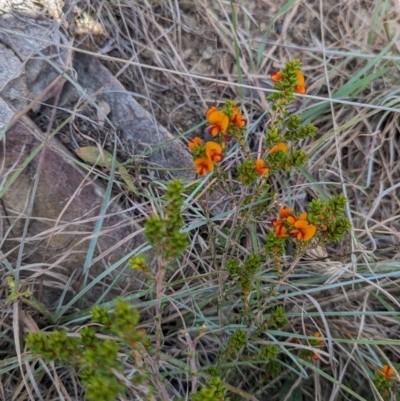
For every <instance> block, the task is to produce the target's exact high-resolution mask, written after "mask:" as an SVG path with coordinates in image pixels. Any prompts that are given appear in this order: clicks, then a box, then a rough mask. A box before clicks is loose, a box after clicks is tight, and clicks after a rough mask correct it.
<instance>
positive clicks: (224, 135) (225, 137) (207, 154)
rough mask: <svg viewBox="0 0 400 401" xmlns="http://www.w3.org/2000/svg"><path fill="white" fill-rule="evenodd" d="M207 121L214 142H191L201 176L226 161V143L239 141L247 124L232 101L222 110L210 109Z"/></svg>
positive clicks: (194, 158)
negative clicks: (224, 152)
mask: <svg viewBox="0 0 400 401" xmlns="http://www.w3.org/2000/svg"><path fill="white" fill-rule="evenodd" d="M206 119H207V121H208V123H209V124H210V125H208V127H207V131H208V132H209V133H210V135H211V136H212V137H213V138H214V140H213V141H208V142H206V143H204V142H203V141H202V140H201V139H200V138H199V137H195V138H193V139H192V140H191V141H189V149H190V150H191V151H192V154H193V164H194V166H195V167H196V173H197V174H200V175H206V174H208V173H209V172H212V171H214V169H215V163H220V162H221V161H222V160H223V159H224V155H223V149H224V148H225V144H226V142H229V141H230V140H231V139H232V137H235V138H237V139H238V138H239V137H240V136H241V134H242V132H243V131H244V129H245V128H246V124H247V121H246V120H245V118H244V117H243V115H242V114H241V113H240V111H239V109H238V108H237V106H236V103H235V102H232V101H227V102H226V103H225V105H224V106H223V108H222V110H218V109H217V107H215V106H212V107H211V108H209V109H208V111H207V113H206ZM261 167H262V166H261ZM261 167H260V168H261Z"/></svg>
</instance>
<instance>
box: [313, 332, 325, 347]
mask: <svg viewBox="0 0 400 401" xmlns="http://www.w3.org/2000/svg"><path fill="white" fill-rule="evenodd" d="M314 337H317V338H319V340H318V344H319V345H324V340H323V336H322V334H321V333H320V332H319V331H316V332H315V333H314Z"/></svg>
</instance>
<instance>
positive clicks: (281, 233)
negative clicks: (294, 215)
mask: <svg viewBox="0 0 400 401" xmlns="http://www.w3.org/2000/svg"><path fill="white" fill-rule="evenodd" d="M283 223H284V222H283V221H282V220H278V219H273V220H272V225H273V226H274V227H275V233H276V236H277V237H279V238H286V237H287V229H286V227H284V226H283Z"/></svg>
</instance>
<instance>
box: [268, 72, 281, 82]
mask: <svg viewBox="0 0 400 401" xmlns="http://www.w3.org/2000/svg"><path fill="white" fill-rule="evenodd" d="M271 79H272V81H273V82H279V81H281V80H282V79H283V74H282V73H281V72H280V71H274V72H273V73H272V74H271Z"/></svg>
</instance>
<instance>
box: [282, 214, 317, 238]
mask: <svg viewBox="0 0 400 401" xmlns="http://www.w3.org/2000/svg"><path fill="white" fill-rule="evenodd" d="M288 221H289V218H288ZM293 226H294V228H295V230H292V231H290V236H291V237H293V238H296V239H298V240H303V241H308V240H310V239H311V238H312V237H314V235H315V232H316V231H317V228H316V227H315V226H314V224H311V223H309V222H308V221H307V220H303V219H300V220H297V221H296V222H295V223H294V224H293Z"/></svg>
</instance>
